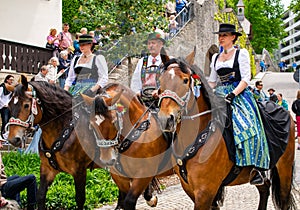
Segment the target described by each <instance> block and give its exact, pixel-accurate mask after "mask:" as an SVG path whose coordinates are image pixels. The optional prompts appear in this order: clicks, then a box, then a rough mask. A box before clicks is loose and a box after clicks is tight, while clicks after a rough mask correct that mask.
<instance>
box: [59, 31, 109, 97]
mask: <svg viewBox="0 0 300 210" xmlns="http://www.w3.org/2000/svg"><path fill="white" fill-rule="evenodd" d="M78 43H79V46H80V51H81V55H78V56H75V57H74V58H73V59H72V61H71V64H70V69H69V74H68V77H67V79H66V83H65V87H64V89H65V90H67V91H70V92H71V94H72V95H74V96H76V95H79V93H84V94H86V95H90V96H91V95H94V94H95V93H96V92H97V90H98V89H100V88H102V87H104V86H105V85H106V84H107V81H108V67H107V63H106V60H105V58H104V56H103V55H95V54H93V52H92V51H93V48H94V44H93V37H92V36H90V35H87V34H84V35H81V36H80V37H79V41H78Z"/></svg>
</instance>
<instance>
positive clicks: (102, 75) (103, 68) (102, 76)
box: [65, 55, 108, 88]
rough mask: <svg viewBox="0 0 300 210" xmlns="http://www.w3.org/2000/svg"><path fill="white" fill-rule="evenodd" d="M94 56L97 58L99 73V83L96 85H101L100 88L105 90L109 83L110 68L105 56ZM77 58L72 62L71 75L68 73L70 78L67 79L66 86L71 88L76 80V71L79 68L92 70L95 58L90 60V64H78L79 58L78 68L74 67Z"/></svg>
mask: <svg viewBox="0 0 300 210" xmlns="http://www.w3.org/2000/svg"><path fill="white" fill-rule="evenodd" d="M81 56H82V55H81ZM94 56H96V60H95V64H96V66H97V71H98V81H97V83H96V84H98V85H100V87H102V88H103V87H104V86H105V85H106V84H107V82H108V67H107V63H106V60H105V58H104V56H103V55H94ZM75 58H76V57H74V58H73V59H72V61H71V64H70V70H69V73H68V77H67V79H66V84H65V85H66V86H69V87H71V86H72V83H73V81H74V80H75V78H76V74H75V71H74V69H75V68H76V67H78V66H81V67H87V68H92V65H93V60H94V57H93V58H91V59H90V61H89V62H88V63H84V64H78V61H79V59H80V58H79V59H78V60H77V63H76V66H75V67H74V62H75Z"/></svg>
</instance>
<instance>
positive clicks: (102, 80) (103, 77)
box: [96, 55, 108, 88]
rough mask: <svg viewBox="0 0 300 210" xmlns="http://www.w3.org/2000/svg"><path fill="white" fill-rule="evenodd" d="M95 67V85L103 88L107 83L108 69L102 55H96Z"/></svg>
mask: <svg viewBox="0 0 300 210" xmlns="http://www.w3.org/2000/svg"><path fill="white" fill-rule="evenodd" d="M96 66H97V68H98V76H99V77H98V81H97V84H98V85H100V87H102V88H103V87H104V86H105V85H106V84H107V82H108V67H107V63H106V60H105V58H104V56H103V55H97V57H96Z"/></svg>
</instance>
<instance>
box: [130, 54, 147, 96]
mask: <svg viewBox="0 0 300 210" xmlns="http://www.w3.org/2000/svg"><path fill="white" fill-rule="evenodd" d="M143 60H144V58H141V59H140V60H139V62H138V64H137V65H136V68H135V70H134V72H133V75H132V79H131V84H130V88H131V90H133V91H134V92H135V93H140V91H141V90H142V79H141V71H142V66H143Z"/></svg>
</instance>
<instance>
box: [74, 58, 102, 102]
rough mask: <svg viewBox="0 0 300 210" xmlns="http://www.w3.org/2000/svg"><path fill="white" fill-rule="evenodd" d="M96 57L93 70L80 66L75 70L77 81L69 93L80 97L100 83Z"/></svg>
mask: <svg viewBox="0 0 300 210" xmlns="http://www.w3.org/2000/svg"><path fill="white" fill-rule="evenodd" d="M95 59H96V56H94V58H93V63H92V66H91V68H88V67H82V66H78V67H76V68H75V69H74V71H75V73H76V79H75V80H74V82H73V84H72V86H71V87H70V90H69V92H70V93H71V94H72V95H73V96H78V95H79V94H80V93H84V92H85V91H86V90H88V89H91V88H92V87H93V86H94V85H95V84H96V83H97V81H98V77H99V76H98V72H97V66H96V64H95Z"/></svg>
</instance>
